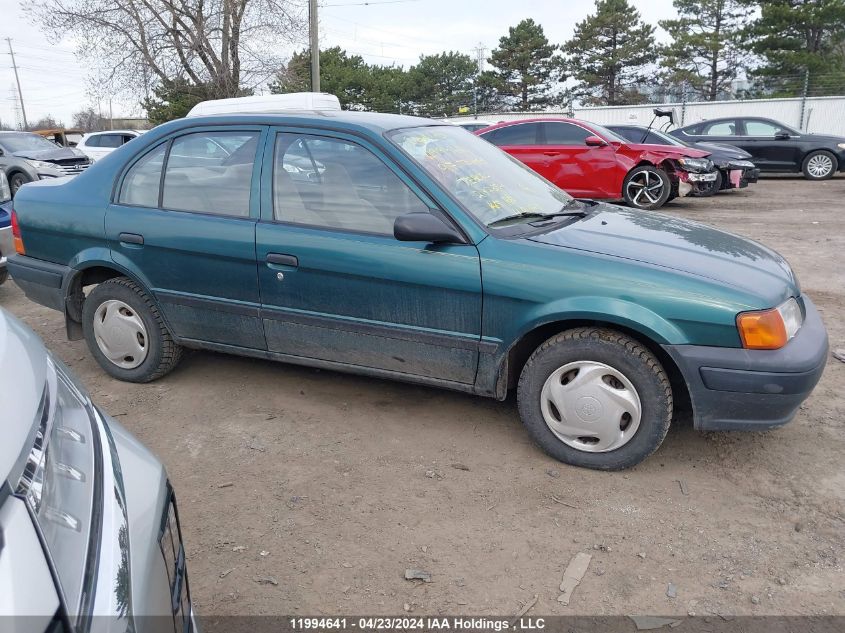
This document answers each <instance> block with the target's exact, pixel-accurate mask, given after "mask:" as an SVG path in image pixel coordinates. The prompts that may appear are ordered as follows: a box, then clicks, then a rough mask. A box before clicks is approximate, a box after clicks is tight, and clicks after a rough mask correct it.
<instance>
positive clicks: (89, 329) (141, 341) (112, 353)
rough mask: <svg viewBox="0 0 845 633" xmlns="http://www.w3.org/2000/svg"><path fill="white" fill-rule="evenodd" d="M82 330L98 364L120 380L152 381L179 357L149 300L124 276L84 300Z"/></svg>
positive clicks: (179, 351) (175, 344)
mask: <svg viewBox="0 0 845 633" xmlns="http://www.w3.org/2000/svg"><path fill="white" fill-rule="evenodd" d="M82 329H83V332H84V334H85V341H86V342H87V343H88V349H89V350H91V354H93V356H94V358H95V359H96V360H97V362H98V363H99V364H100V367H102V368H103V369H104V370H106V372H107V373H108V374H110V375H112V376H114V377H115V378H117V379H119V380H125V381H127V382H150V381H151V380H155V379H156V378H160V377H162V376H164V375H165V374H166V373H168V372H170V371H171V370H172V369H173V368H174V367H176V365H177V364H178V363H179V360H180V359H181V358H182V347H181V346H180V345H178V344H177V343H176V342H174V341H173V338H172V337H171V336H170V332H168V330H167V328H166V327H165V325H164V321H163V320H162V318H161V315H160V314H159V312H158V308H157V307H156V305H155V304H154V303H153V301H152V299H150V297H149V295H148V294H147V293H146V292H144V290H142V289H141V287H140V286H138V284H136V283H135V282H134V281H132V280H131V279H128V278H126V277H116V278H114V279H109V280H108V281H105V282H103V283H101V284H100V285H98V286H97V287H95V288H94V290H92V291H91V293H90V294H89V295H88V296H87V297H86V298H85V303H84V304H83V307H82Z"/></svg>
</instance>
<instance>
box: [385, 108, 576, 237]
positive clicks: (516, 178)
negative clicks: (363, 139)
mask: <svg viewBox="0 0 845 633" xmlns="http://www.w3.org/2000/svg"><path fill="white" fill-rule="evenodd" d="M516 127H522V126H516ZM502 129H504V128H502ZM388 138H389V139H390V140H391V141H392V142H393V143H394V144H395V145H396V146H397V147H399V149H401V150H402V151H403V152H404V153H405V154H407V155H408V156H409V157H410V158H411V159H412V160H414V161H415V162H416V163H417V164H418V165H419V166H420V167H421V168H422V169H423V170H424V171H425V172H426V173H428V175H429V176H431V177H432V178H433V179H434V180H436V181H437V182H438V183H439V184H440V185H441V186H442V187H443V189H444V190H445V191H446V192H448V193H449V194H451V195H452V197H454V198H455V199H456V200H457V201H458V202H459V203H460V204H461V205H462V206H463V207H464V208H465V209H466V210H467V211H468V212H469V213H471V214H472V215H473V216H475V217H476V218H477V219H478V220H479V221H480V222H482V223H484V224H486V225H488V226H489V225H491V224H495V223H496V222H497V221H499V220H503V219H504V218H509V217H512V216H514V215H521V214H535V213H538V214H553V213H558V212H560V210H561V209H562V208H563V207H565V206H566V205H567V204H568V203H569V202H570V201H571V200H572V197H571V196H570V195H569V194H567V193H566V192H564V191H563V190H561V189H558V188H557V187H556V186H555V185H553V184H552V183H550V182H549V181H547V180H545V179H544V178H542V177H541V176H539V175H538V174H537V173H536V172H534V171H533V170H532V169H530V168H528V167H526V166H525V165H523V164H522V163H520V162H519V161H518V160H516V159H514V158H511V157H510V156H509V155H508V154H506V153H505V152H503V151H501V150H500V149H498V148H497V147H495V146H493V145H491V144H490V143H487V142H485V141H484V140H483V139H482V138H481V137H478V136H474V135H472V134H466V133H464V132H463V131H462V130H458V129H455V128H454V127H452V126H444V125H441V126H427V127H414V128H406V129H400V130H394V131H393V132H390V133H389V135H388Z"/></svg>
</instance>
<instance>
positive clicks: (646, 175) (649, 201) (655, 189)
mask: <svg viewBox="0 0 845 633" xmlns="http://www.w3.org/2000/svg"><path fill="white" fill-rule="evenodd" d="M671 193H672V183H671V182H670V181H669V176H668V175H666V172H665V171H663V170H662V169H658V168H657V167H655V166H653V165H641V166H639V167H637V168H635V169H632V170H631V171H630V172H629V173H628V175H627V176H626V177H625V182H623V183H622V196H623V197H624V198H625V202H626V203H627V204H628V206H631V207H634V208H637V209H646V210H650V209H659V208H660V207H662V206H663V205H664V204H666V201H667V200H669V196H670V194H671Z"/></svg>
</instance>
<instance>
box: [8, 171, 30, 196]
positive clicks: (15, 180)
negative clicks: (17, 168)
mask: <svg viewBox="0 0 845 633" xmlns="http://www.w3.org/2000/svg"><path fill="white" fill-rule="evenodd" d="M28 182H30V179H29V178H28V177H27V176H26V174H21V173H16V174H12V175H11V176H10V177H9V189H11V191H12V195H13V196H14V195H15V194H16V193H17V192H18V189H20V188H21V187H23V186H24V185H25V184H26V183H28Z"/></svg>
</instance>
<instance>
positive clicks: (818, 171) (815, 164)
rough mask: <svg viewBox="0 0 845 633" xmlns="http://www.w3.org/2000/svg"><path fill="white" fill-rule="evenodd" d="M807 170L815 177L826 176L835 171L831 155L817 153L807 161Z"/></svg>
mask: <svg viewBox="0 0 845 633" xmlns="http://www.w3.org/2000/svg"><path fill="white" fill-rule="evenodd" d="M807 171H808V172H810V174H811V175H812V176H813V177H814V178H824V177H825V176H827V175H828V174H829V173H830V172H831V171H833V161H832V160H831V159H830V156H826V155H824V154H817V155H815V156H813V157H812V158H811V159H810V162H808V163H807Z"/></svg>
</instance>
